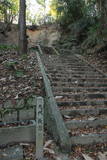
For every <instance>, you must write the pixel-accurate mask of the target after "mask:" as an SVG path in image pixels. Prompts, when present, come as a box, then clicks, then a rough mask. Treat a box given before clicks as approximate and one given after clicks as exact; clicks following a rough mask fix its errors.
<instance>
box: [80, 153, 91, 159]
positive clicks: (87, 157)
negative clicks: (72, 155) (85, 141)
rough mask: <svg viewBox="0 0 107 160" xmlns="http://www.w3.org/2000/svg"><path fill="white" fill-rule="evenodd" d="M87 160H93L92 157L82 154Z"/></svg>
mask: <svg viewBox="0 0 107 160" xmlns="http://www.w3.org/2000/svg"><path fill="white" fill-rule="evenodd" d="M82 155H83V157H84V158H85V160H93V159H92V158H91V157H89V156H88V155H87V154H82Z"/></svg>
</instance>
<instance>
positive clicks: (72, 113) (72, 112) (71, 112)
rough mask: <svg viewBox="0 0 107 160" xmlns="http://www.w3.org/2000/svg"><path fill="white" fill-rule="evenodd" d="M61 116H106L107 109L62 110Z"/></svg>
mask: <svg viewBox="0 0 107 160" xmlns="http://www.w3.org/2000/svg"><path fill="white" fill-rule="evenodd" d="M61 114H62V115H63V116H64V115H67V116H72V117H76V116H84V115H86V116H97V115H101V114H103V115H106V114H107V108H104V107H99V108H98V107H97V108H82V109H72V108H71V109H63V110H61Z"/></svg>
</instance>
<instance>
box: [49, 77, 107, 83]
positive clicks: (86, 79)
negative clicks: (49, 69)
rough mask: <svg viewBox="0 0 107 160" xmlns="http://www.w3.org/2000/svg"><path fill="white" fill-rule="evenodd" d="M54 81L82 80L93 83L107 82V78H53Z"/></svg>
mask: <svg viewBox="0 0 107 160" xmlns="http://www.w3.org/2000/svg"><path fill="white" fill-rule="evenodd" d="M52 81H54V82H55V83H57V82H66V83H67V82H76V81H79V82H80V83H81V82H87V83H91V82H95V83H96V82H102V83H106V82H107V78H79V79H76V78H67V77H65V78H63V77H62V78H54V77H53V78H52Z"/></svg>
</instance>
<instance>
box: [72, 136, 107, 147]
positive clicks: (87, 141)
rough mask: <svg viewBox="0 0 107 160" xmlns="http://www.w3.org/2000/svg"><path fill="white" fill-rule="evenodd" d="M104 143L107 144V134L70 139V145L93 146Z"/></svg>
mask: <svg viewBox="0 0 107 160" xmlns="http://www.w3.org/2000/svg"><path fill="white" fill-rule="evenodd" d="M106 142H107V133H104V134H89V135H81V136H72V137H71V144H72V145H93V144H98V143H106Z"/></svg>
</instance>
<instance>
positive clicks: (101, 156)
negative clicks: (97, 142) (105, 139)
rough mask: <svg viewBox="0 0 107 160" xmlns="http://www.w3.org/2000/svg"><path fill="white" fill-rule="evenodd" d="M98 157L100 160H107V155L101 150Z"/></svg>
mask: <svg viewBox="0 0 107 160" xmlns="http://www.w3.org/2000/svg"><path fill="white" fill-rule="evenodd" d="M98 158H99V159H100V160H107V156H106V155H105V154H103V153H101V152H99V153H98Z"/></svg>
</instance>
